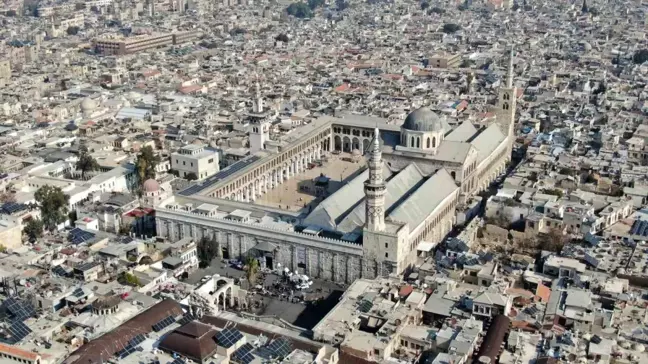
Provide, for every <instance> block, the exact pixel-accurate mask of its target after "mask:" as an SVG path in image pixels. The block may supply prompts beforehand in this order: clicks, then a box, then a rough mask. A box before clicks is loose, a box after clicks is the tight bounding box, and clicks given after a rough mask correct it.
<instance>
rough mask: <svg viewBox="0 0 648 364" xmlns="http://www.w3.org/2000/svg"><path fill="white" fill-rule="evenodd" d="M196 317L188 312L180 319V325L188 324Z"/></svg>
mask: <svg viewBox="0 0 648 364" xmlns="http://www.w3.org/2000/svg"><path fill="white" fill-rule="evenodd" d="M195 319H196V318H195V317H194V315H192V314H190V313H188V314H186V315H184V316H183V317H182V318H181V319H180V320H178V323H179V324H180V326H182V325H186V324H188V323H190V322H191V321H193V320H195Z"/></svg>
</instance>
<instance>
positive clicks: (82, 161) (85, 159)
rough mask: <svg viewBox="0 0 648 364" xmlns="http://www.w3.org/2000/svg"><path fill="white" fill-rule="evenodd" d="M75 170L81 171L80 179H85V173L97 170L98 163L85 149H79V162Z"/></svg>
mask: <svg viewBox="0 0 648 364" xmlns="http://www.w3.org/2000/svg"><path fill="white" fill-rule="evenodd" d="M76 169H77V170H78V171H81V179H85V174H86V172H92V171H96V170H98V169H99V163H97V160H96V159H94V158H93V157H92V156H91V155H90V153H88V150H87V149H85V148H82V149H81V153H80V154H79V160H78V161H77V163H76Z"/></svg>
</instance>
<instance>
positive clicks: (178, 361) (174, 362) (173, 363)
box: [169, 358, 185, 364]
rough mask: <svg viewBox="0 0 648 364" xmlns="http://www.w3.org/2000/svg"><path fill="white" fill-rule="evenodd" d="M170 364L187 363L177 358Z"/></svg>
mask: <svg viewBox="0 0 648 364" xmlns="http://www.w3.org/2000/svg"><path fill="white" fill-rule="evenodd" d="M169 364H185V361H184V360H182V359H180V358H176V359H174V360H173V361H170V362H169Z"/></svg>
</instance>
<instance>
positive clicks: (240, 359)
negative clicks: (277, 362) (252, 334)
mask: <svg viewBox="0 0 648 364" xmlns="http://www.w3.org/2000/svg"><path fill="white" fill-rule="evenodd" d="M253 350H254V346H252V344H250V343H245V345H243V346H241V347H240V348H238V349H237V350H236V351H235V352H234V353H233V354H232V360H234V361H236V362H237V363H241V364H250V363H251V362H252V361H253V360H254V355H252V351H253Z"/></svg>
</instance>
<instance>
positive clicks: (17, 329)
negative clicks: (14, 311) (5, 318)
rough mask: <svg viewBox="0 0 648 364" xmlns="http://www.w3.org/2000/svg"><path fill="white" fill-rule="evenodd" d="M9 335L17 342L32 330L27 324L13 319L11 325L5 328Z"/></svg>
mask: <svg viewBox="0 0 648 364" xmlns="http://www.w3.org/2000/svg"><path fill="white" fill-rule="evenodd" d="M7 331H9V334H10V335H11V341H12V342H14V343H17V342H19V341H20V340H22V339H24V338H25V337H27V336H28V335H29V334H30V333H31V332H32V331H31V329H30V328H29V327H27V325H25V324H24V323H22V322H21V321H14V322H13V323H12V324H11V326H9V328H8V329H7Z"/></svg>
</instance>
